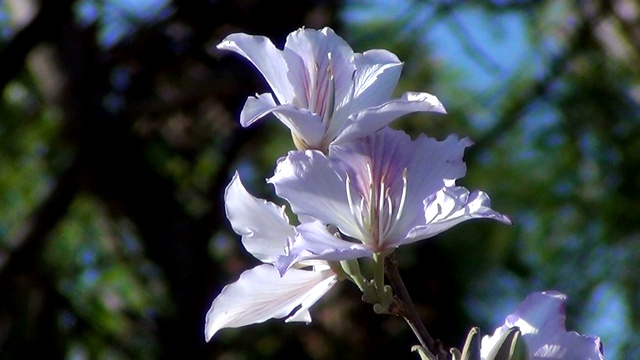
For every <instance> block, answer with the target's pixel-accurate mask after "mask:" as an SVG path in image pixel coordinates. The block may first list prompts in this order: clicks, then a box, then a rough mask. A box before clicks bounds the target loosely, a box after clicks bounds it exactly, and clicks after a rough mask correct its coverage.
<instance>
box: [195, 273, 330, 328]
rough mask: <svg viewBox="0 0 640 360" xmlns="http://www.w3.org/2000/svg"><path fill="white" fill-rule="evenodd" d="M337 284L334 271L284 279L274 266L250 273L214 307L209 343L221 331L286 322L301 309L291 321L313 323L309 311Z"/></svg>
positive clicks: (225, 291)
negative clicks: (265, 322)
mask: <svg viewBox="0 0 640 360" xmlns="http://www.w3.org/2000/svg"><path fill="white" fill-rule="evenodd" d="M335 282H336V276H335V274H334V273H333V272H332V271H331V270H325V271H307V270H298V269H291V270H289V271H288V272H287V273H286V274H285V275H284V276H282V277H280V274H279V273H278V271H277V270H276V268H275V267H273V266H271V265H260V266H257V267H255V268H253V269H251V270H247V271H245V272H244V273H242V275H240V278H239V279H238V281H236V282H234V283H232V284H229V285H227V286H225V287H224V288H223V289H222V292H221V293H220V295H218V297H216V299H215V300H213V303H212V304H211V308H210V309H209V312H207V316H206V322H205V339H206V340H207V341H209V340H210V339H211V337H213V335H214V334H215V333H216V332H218V330H220V329H222V328H237V327H241V326H245V325H249V324H256V323H261V322H264V321H266V320H268V319H271V318H277V319H279V318H283V317H286V316H288V315H289V314H291V312H292V311H293V310H295V309H296V307H298V306H300V307H301V308H300V309H299V310H298V311H297V312H296V313H295V314H293V316H292V317H291V318H290V319H289V321H310V320H311V319H310V317H309V316H308V309H309V307H310V306H312V305H313V304H314V303H315V302H316V301H317V300H318V299H319V298H320V297H322V295H324V294H325V293H326V292H327V291H328V290H329V289H330V288H331V287H332V286H333V285H334V284H335Z"/></svg>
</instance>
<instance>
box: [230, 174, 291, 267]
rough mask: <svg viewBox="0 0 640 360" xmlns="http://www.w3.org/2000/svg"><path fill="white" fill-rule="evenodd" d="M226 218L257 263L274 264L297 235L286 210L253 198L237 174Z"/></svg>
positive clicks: (232, 182)
mask: <svg viewBox="0 0 640 360" xmlns="http://www.w3.org/2000/svg"><path fill="white" fill-rule="evenodd" d="M224 200H225V208H226V212H227V218H229V222H231V226H232V228H233V230H234V231H235V232H236V233H237V234H238V235H241V236H242V244H243V245H244V247H245V249H247V251H248V252H250V253H251V254H252V255H253V256H255V257H256V258H257V259H258V260H260V261H262V262H265V263H273V262H275V260H276V259H277V257H278V256H279V255H282V254H284V247H285V245H286V243H287V238H288V237H290V236H294V235H295V230H294V228H293V226H291V225H290V224H289V220H288V219H287V215H286V214H285V212H284V207H279V206H277V205H276V204H274V203H271V202H268V201H266V200H263V199H258V198H255V197H253V196H252V195H251V194H249V192H247V190H246V189H245V188H244V186H243V185H242V182H241V180H240V177H239V175H238V173H237V172H236V173H235V174H234V175H233V179H232V180H231V182H230V183H229V185H228V186H227V189H226V191H225V196H224Z"/></svg>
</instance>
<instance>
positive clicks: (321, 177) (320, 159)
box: [268, 150, 362, 238]
mask: <svg viewBox="0 0 640 360" xmlns="http://www.w3.org/2000/svg"><path fill="white" fill-rule="evenodd" d="M268 182H270V183H272V184H273V185H274V186H275V189H276V194H278V196H280V197H281V198H284V199H286V200H287V201H289V203H290V204H291V209H292V210H293V212H295V213H296V214H300V215H304V216H311V217H313V218H316V219H318V220H319V221H321V222H323V223H325V224H332V225H335V226H337V227H338V228H339V229H340V231H342V233H344V234H345V235H348V236H352V237H355V238H362V237H361V236H359V235H360V232H359V230H358V228H357V225H356V224H355V219H354V217H353V216H351V211H350V208H349V203H348V200H347V191H346V187H345V183H344V180H343V179H341V177H340V175H339V174H338V173H336V171H335V170H334V169H333V168H332V167H331V165H330V163H329V160H328V159H327V158H326V157H325V156H324V155H323V154H322V153H321V152H319V151H312V150H308V151H305V152H300V151H291V152H289V154H288V155H287V157H286V158H284V159H281V161H279V162H278V166H277V167H276V172H275V174H274V175H273V177H272V178H270V179H269V180H268Z"/></svg>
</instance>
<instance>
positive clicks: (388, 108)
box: [334, 92, 445, 144]
mask: <svg viewBox="0 0 640 360" xmlns="http://www.w3.org/2000/svg"><path fill="white" fill-rule="evenodd" d="M422 111H431V112H439V113H444V112H445V110H444V107H443V106H442V103H440V100H438V98H437V97H435V96H433V95H431V94H427V93H414V92H407V93H404V94H403V95H402V98H400V99H395V100H391V101H389V102H387V103H385V104H383V105H380V106H376V107H372V108H367V109H365V110H362V111H360V112H358V113H356V114H354V115H352V116H351V117H349V119H347V122H346V125H345V127H344V130H343V131H342V132H341V133H340V135H338V137H337V138H336V139H335V140H334V144H337V143H345V142H349V141H352V140H355V139H358V138H361V137H364V136H367V135H369V134H372V133H374V132H376V131H378V130H380V129H382V128H383V127H385V126H387V125H389V123H391V122H392V121H393V120H395V119H397V118H399V117H401V116H403V115H406V114H410V113H413V112H422Z"/></svg>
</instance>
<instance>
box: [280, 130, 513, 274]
mask: <svg viewBox="0 0 640 360" xmlns="http://www.w3.org/2000/svg"><path fill="white" fill-rule="evenodd" d="M469 145H471V141H470V140H468V139H466V138H465V139H458V138H457V137H456V136H449V137H448V138H447V139H445V140H444V141H437V140H435V139H432V138H429V137H426V136H424V135H423V136H420V137H419V138H417V139H416V140H414V141H412V140H411V138H410V137H409V136H408V135H407V134H405V133H404V132H401V131H395V130H392V129H390V128H385V129H383V130H381V131H379V132H377V133H375V134H373V135H370V136H368V137H365V138H362V139H360V140H358V141H356V142H352V143H348V144H343V145H333V146H332V147H331V148H330V152H329V155H328V156H325V155H324V154H322V153H320V152H318V151H312V150H308V151H306V152H299V151H292V152H290V153H289V154H288V156H287V157H286V158H284V159H281V160H280V161H279V163H278V166H277V169H276V172H275V175H274V176H273V177H272V178H271V179H269V182H271V183H272V184H274V186H275V189H276V193H277V194H278V196H280V197H282V198H285V199H286V200H287V201H289V203H290V204H291V208H292V209H293V211H294V212H295V213H296V214H298V215H302V216H306V217H310V218H313V219H315V221H308V222H306V223H303V224H302V225H300V226H298V227H297V232H298V235H296V237H295V239H294V240H293V241H291V242H290V244H289V247H288V254H287V256H283V257H280V258H279V259H278V261H277V263H276V266H277V267H278V269H279V270H280V271H281V272H284V271H285V270H286V269H287V267H288V266H290V265H291V264H293V263H295V262H297V261H300V260H305V259H323V260H329V261H339V260H347V259H353V258H358V257H366V256H371V255H372V254H373V253H380V252H384V251H387V250H393V249H395V248H397V247H399V246H401V245H405V244H409V243H412V242H415V241H418V240H422V239H426V238H429V237H432V236H434V235H436V234H439V233H441V232H443V231H445V230H447V229H449V228H451V227H453V226H455V225H456V224H458V223H461V222H463V221H466V220H469V219H473V218H492V219H495V220H498V221H501V222H504V223H510V221H509V219H508V218H507V217H506V216H504V215H501V214H499V213H497V212H495V211H493V210H492V209H491V208H490V207H489V206H490V200H489V197H488V196H487V194H485V193H483V192H481V191H475V192H472V193H469V191H468V190H467V189H465V188H463V187H459V186H456V185H455V181H456V179H458V178H461V177H463V176H464V175H465V172H466V166H465V164H464V162H463V160H462V156H463V153H464V149H465V148H466V147H468V146H469ZM326 225H332V226H335V227H337V228H338V229H339V231H340V233H341V234H342V237H343V238H339V237H336V236H334V235H333V234H332V233H330V232H328V231H327V230H326Z"/></svg>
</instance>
